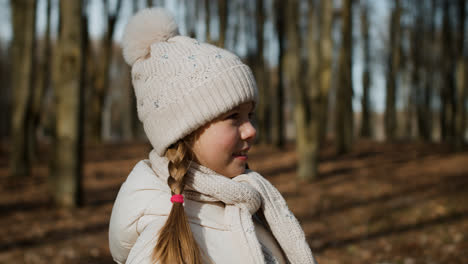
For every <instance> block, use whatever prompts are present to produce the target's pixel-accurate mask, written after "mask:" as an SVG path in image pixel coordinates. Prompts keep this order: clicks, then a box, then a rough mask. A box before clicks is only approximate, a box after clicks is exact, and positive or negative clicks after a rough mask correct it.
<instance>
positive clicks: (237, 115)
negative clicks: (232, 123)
mask: <svg viewBox="0 0 468 264" xmlns="http://www.w3.org/2000/svg"><path fill="white" fill-rule="evenodd" d="M238 117H239V113H232V114H230V115H228V116H227V117H226V119H237V118H238Z"/></svg>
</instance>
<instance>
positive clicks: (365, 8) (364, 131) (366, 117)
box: [361, 1, 372, 138]
mask: <svg viewBox="0 0 468 264" xmlns="http://www.w3.org/2000/svg"><path fill="white" fill-rule="evenodd" d="M361 34H362V41H363V45H362V46H363V53H364V62H363V63H364V70H363V72H362V98H361V106H362V123H361V136H362V137H366V138H368V137H371V135H372V131H371V127H372V126H371V123H370V102H369V99H370V98H369V86H370V83H371V75H370V47H369V4H368V3H367V1H363V3H362V4H361Z"/></svg>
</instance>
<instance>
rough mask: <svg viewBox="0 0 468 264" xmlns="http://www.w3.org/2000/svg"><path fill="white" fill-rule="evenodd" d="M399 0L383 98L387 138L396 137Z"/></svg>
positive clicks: (392, 32)
mask: <svg viewBox="0 0 468 264" xmlns="http://www.w3.org/2000/svg"><path fill="white" fill-rule="evenodd" d="M400 13H401V10H400V0H395V7H394V8H393V11H392V15H391V21H390V43H389V44H390V45H389V49H390V56H389V58H388V66H387V87H386V89H387V91H386V98H385V116H384V120H385V135H386V137H387V140H389V141H392V140H395V137H396V128H397V122H396V90H397V85H396V82H397V78H398V72H399V68H400Z"/></svg>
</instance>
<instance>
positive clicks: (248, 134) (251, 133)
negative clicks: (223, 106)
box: [241, 121, 257, 140]
mask: <svg viewBox="0 0 468 264" xmlns="http://www.w3.org/2000/svg"><path fill="white" fill-rule="evenodd" d="M256 135H257V130H256V129H255V127H254V126H253V125H252V123H251V122H250V121H248V122H245V123H244V125H243V126H242V130H241V138H242V139H243V140H248V139H255V136H256Z"/></svg>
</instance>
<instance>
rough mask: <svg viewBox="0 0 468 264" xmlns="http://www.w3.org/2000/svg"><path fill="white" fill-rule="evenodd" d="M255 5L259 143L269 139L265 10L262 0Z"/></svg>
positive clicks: (255, 65) (255, 66) (255, 67)
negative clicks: (264, 30)
mask: <svg viewBox="0 0 468 264" xmlns="http://www.w3.org/2000/svg"><path fill="white" fill-rule="evenodd" d="M256 3H257V6H256V26H257V30H256V35H257V51H256V54H255V62H254V70H255V79H256V80H257V86H258V90H259V101H258V105H257V107H256V112H257V119H256V120H257V126H258V130H259V133H258V134H259V136H258V140H259V141H260V142H261V143H267V142H268V139H269V135H268V132H269V127H268V101H269V100H268V99H269V96H268V91H267V86H266V85H265V84H266V82H265V77H266V75H265V73H266V72H265V63H264V57H263V49H264V39H263V33H264V32H263V28H264V27H263V26H264V24H265V10H264V6H263V0H257V2H256Z"/></svg>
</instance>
